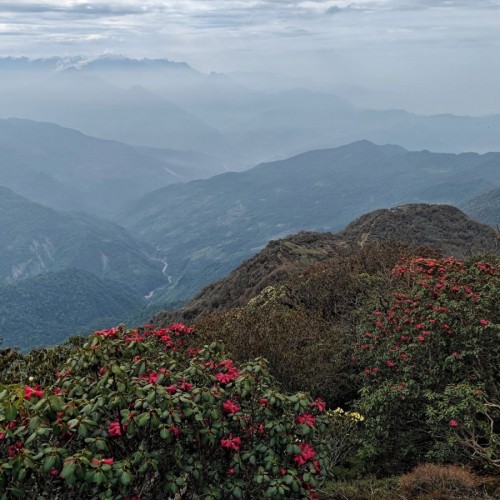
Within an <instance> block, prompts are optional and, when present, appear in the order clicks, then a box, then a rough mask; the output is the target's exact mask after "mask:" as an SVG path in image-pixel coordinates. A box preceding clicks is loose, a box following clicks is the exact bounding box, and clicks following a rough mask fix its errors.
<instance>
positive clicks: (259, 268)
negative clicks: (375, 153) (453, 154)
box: [153, 204, 500, 326]
mask: <svg viewBox="0 0 500 500" xmlns="http://www.w3.org/2000/svg"><path fill="white" fill-rule="evenodd" d="M388 241H392V242H393V245H394V246H397V242H403V243H405V244H407V245H409V248H413V249H414V251H415V252H417V253H418V250H417V249H418V248H419V247H427V248H431V249H437V250H440V251H442V252H443V254H444V255H453V256H454V257H456V258H465V257H468V256H470V255H475V254H480V253H487V254H491V255H498V254H500V234H499V233H498V232H496V231H495V230H493V229H492V228H491V227H489V226H487V225H485V224H481V223H479V222H476V221H474V220H472V219H470V218H469V217H467V216H466V215H465V214H464V213H463V212H461V211H460V210H459V209H457V208H455V207H452V206H448V205H426V204H413V205H403V206H399V207H396V208H391V209H380V210H375V211H373V212H370V213H367V214H364V215H363V216H361V217H359V218H358V219H356V220H355V221H353V222H351V223H350V224H349V225H348V226H347V227H346V228H345V229H343V230H342V231H340V232H338V233H336V234H332V233H320V232H301V233H298V234H294V235H290V236H287V237H286V238H283V239H281V240H275V241H271V242H270V243H269V244H268V245H267V246H266V247H265V248H264V249H263V250H261V251H260V252H259V253H257V254H256V255H254V256H253V257H251V258H250V259H248V260H246V261H245V262H244V263H243V264H241V265H240V266H239V267H238V268H236V269H235V270H233V271H232V272H231V273H230V274H229V275H228V276H226V277H225V278H223V279H221V280H219V281H217V282H215V283H213V284H211V285H208V286H207V287H206V288H204V289H203V290H202V291H201V292H200V293H198V294H197V295H196V296H195V297H194V298H192V299H191V300H190V301H188V302H187V303H186V304H185V305H184V306H183V307H181V308H179V309H177V310H174V311H170V312H166V311H165V312H161V313H159V314H157V315H156V316H155V317H154V320H153V321H154V323H155V325H157V326H165V325H167V324H170V323H171V322H174V321H184V322H187V323H193V322H195V321H196V320H198V319H200V318H201V317H202V316H204V315H206V314H210V313H213V312H215V311H227V310H230V309H232V308H234V307H241V306H244V305H245V304H247V303H248V301H249V300H250V299H252V298H255V297H257V296H258V295H259V294H260V293H261V292H262V291H263V290H264V289H265V288H266V287H268V286H270V285H273V286H274V285H277V284H280V283H284V282H286V281H287V280H289V279H290V278H292V277H294V276H298V275H299V274H302V273H304V272H307V271H308V269H310V268H311V267H312V266H313V265H314V264H316V263H318V262H324V261H328V260H329V259H333V258H342V257H343V256H345V255H350V254H351V253H352V250H353V249H354V248H358V247H362V246H367V245H370V244H374V243H377V242H388Z"/></svg>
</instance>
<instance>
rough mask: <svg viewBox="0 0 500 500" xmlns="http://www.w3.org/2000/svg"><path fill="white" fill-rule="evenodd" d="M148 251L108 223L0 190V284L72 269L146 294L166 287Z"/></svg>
mask: <svg viewBox="0 0 500 500" xmlns="http://www.w3.org/2000/svg"><path fill="white" fill-rule="evenodd" d="M148 252H150V253H153V249H152V248H149V247H148V246H147V245H144V244H142V243H139V242H138V241H136V240H135V239H134V238H133V237H132V236H131V235H130V234H128V233H127V231H126V230H125V229H124V228H123V227H120V226H118V225H117V224H115V223H113V222H111V221H108V220H105V219H99V218H97V217H94V216H90V215H85V214H78V213H71V214H69V213H63V212H58V211H56V210H53V209H51V208H48V207H45V206H43V205H39V204H37V203H34V202H32V201H30V200H28V199H26V198H24V197H21V196H19V195H17V194H15V193H13V192H12V191H11V190H9V189H7V188H2V187H0V253H1V254H2V259H1V260H0V281H3V282H6V283H13V282H16V281H19V280H23V279H26V278H30V277H33V276H36V275H38V274H43V273H46V272H49V271H60V270H63V269H67V268H78V269H82V270H85V271H87V272H90V273H93V274H95V275H96V276H99V277H100V278H106V279H112V280H115V281H119V282H121V283H124V284H125V283H126V284H127V286H130V287H131V288H133V289H134V290H136V292H137V293H142V294H146V293H148V292H149V291H150V290H152V289H153V288H157V287H159V286H161V285H164V284H165V283H167V279H166V277H165V276H164V275H163V274H162V267H163V265H162V264H161V263H159V262H156V261H154V260H152V259H151V258H150V257H149V255H148Z"/></svg>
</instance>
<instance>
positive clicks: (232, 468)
mask: <svg viewBox="0 0 500 500" xmlns="http://www.w3.org/2000/svg"><path fill="white" fill-rule="evenodd" d="M226 474H227V475H228V476H232V475H233V474H236V469H235V468H234V467H229V469H227V471H226Z"/></svg>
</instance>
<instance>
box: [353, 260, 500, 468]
mask: <svg viewBox="0 0 500 500" xmlns="http://www.w3.org/2000/svg"><path fill="white" fill-rule="evenodd" d="M394 275H395V276H396V277H397V278H398V280H399V282H400V290H399V292H398V293H395V294H394V296H393V298H392V302H391V303H390V304H389V305H388V307H387V308H386V309H385V310H379V311H376V312H375V316H374V319H373V320H371V321H370V322H369V323H368V324H367V327H366V328H365V329H364V330H363V331H362V333H361V336H360V338H359V340H358V342H357V349H358V354H357V357H358V360H357V361H358V362H360V363H362V365H363V367H364V370H363V372H362V374H361V375H360V377H361V378H362V380H363V387H362V389H361V399H360V401H359V408H360V411H361V412H362V413H364V414H365V415H366V417H367V425H366V431H367V432H366V434H365V435H364V438H363V443H364V445H363V450H362V455H363V457H364V458H365V459H367V464H370V463H372V464H376V465H377V466H378V467H380V468H382V469H385V471H386V472H387V470H392V471H395V470H399V469H404V468H407V467H410V466H413V465H415V464H416V463H418V462H422V461H425V460H426V459H427V460H429V459H430V460H433V461H437V462H441V463H446V462H456V463H462V464H467V463H473V464H474V465H476V466H481V467H484V466H490V467H493V466H494V465H495V464H497V463H498V453H499V444H500V442H499V436H498V429H497V426H498V423H499V422H500V405H499V399H498V398H499V394H500V386H499V381H500V364H499V356H500V342H499V341H500V310H499V308H498V297H499V293H500V281H499V278H500V270H499V267H498V260H497V261H493V262H485V261H482V260H477V259H475V260H474V259H473V260H470V261H468V262H465V263H462V262H460V261H456V260H454V259H453V258H449V259H426V258H414V259H409V260H403V261H402V262H401V263H400V264H399V265H397V266H396V267H395V268H394ZM471 452H472V453H471Z"/></svg>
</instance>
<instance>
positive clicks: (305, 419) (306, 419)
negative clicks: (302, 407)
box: [297, 413, 316, 427]
mask: <svg viewBox="0 0 500 500" xmlns="http://www.w3.org/2000/svg"><path fill="white" fill-rule="evenodd" d="M297 423H298V424H302V425H308V426H309V427H314V424H315V423H316V418H315V417H314V416H313V415H311V414H310V413H302V414H300V415H298V416H297Z"/></svg>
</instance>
